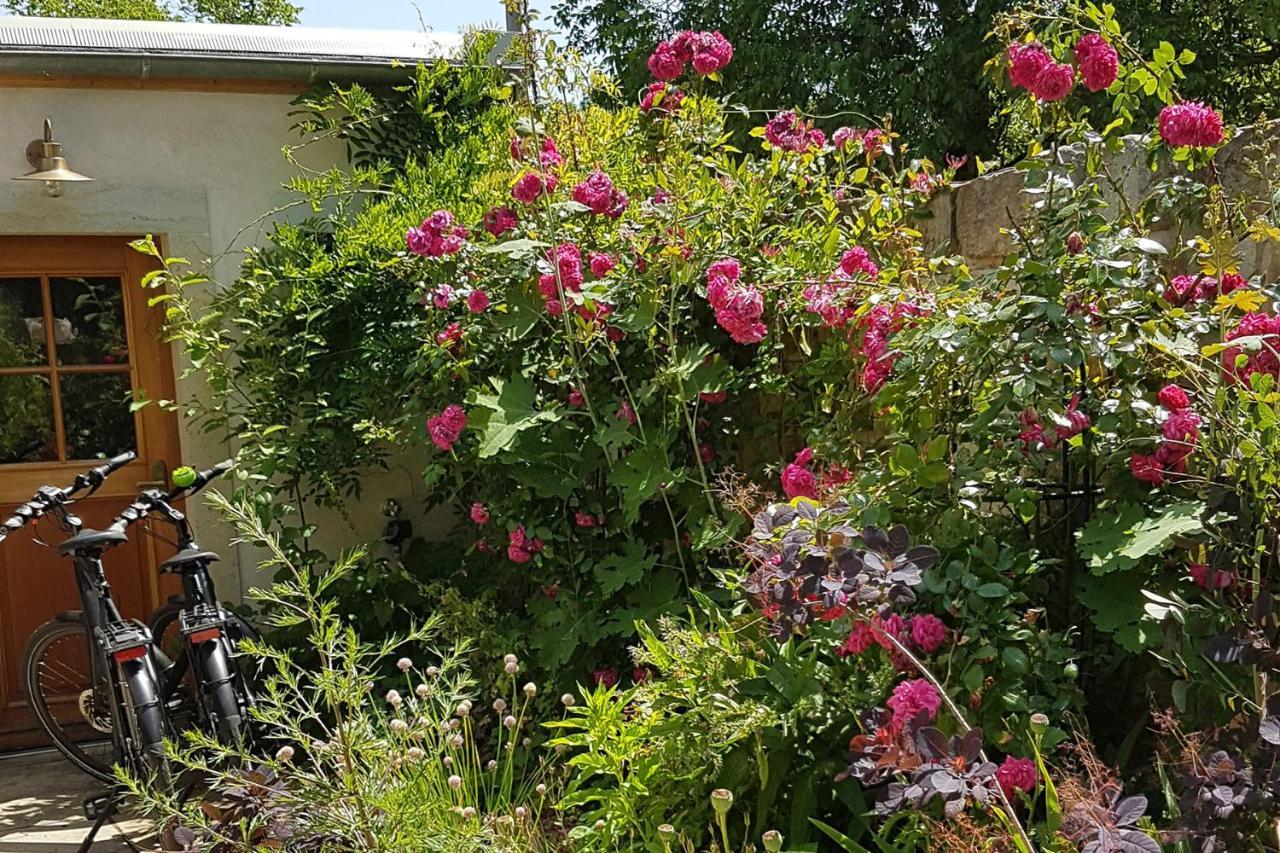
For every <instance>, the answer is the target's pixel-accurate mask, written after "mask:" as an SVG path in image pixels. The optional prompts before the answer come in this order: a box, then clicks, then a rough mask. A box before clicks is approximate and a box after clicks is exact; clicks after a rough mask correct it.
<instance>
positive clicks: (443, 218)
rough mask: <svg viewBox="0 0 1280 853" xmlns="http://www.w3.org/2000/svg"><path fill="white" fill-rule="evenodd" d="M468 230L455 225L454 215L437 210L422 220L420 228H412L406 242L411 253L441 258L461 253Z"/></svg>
mask: <svg viewBox="0 0 1280 853" xmlns="http://www.w3.org/2000/svg"><path fill="white" fill-rule="evenodd" d="M466 239H467V230H466V229H465V228H461V227H458V226H455V225H454V221H453V214H452V213H450V212H449V211H447V210H437V211H436V212H435V213H433V214H431V215H430V216H428V217H427V218H426V219H424V220H422V225H421V226H419V227H418V228H410V229H409V232H408V234H406V236H405V242H406V245H407V246H408V249H409V251H410V252H413V253H414V254H415V255H422V256H424V257H428V258H441V257H444V256H445V255H452V254H455V253H457V252H459V251H461V249H462V247H463V245H465V243H466Z"/></svg>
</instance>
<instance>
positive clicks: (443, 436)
mask: <svg viewBox="0 0 1280 853" xmlns="http://www.w3.org/2000/svg"><path fill="white" fill-rule="evenodd" d="M466 426H467V413H466V411H465V410H463V408H462V407H461V406H459V405H458V404H457V403H453V404H451V405H448V406H445V408H444V411H442V412H441V413H440V414H438V415H432V416H431V417H429V418H427V431H428V432H429V433H430V434H431V443H432V444H434V445H435V446H436V447H438V448H440V449H441V450H443V451H445V452H448V451H451V450H453V445H454V443H455V442H457V440H458V438H459V437H461V435H462V431H463V430H464V429H466Z"/></svg>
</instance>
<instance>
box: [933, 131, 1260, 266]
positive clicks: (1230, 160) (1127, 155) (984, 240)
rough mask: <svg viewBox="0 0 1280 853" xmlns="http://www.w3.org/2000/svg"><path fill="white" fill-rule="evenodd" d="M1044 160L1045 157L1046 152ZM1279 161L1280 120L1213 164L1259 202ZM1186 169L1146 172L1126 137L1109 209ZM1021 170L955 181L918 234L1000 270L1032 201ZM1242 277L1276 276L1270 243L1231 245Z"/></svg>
mask: <svg viewBox="0 0 1280 853" xmlns="http://www.w3.org/2000/svg"><path fill="white" fill-rule="evenodd" d="M1046 156H1048V155H1046ZM1057 156H1058V158H1059V161H1060V162H1062V163H1064V164H1071V163H1080V162H1081V161H1082V158H1083V156H1084V154H1083V150H1082V148H1081V147H1080V146H1069V147H1064V148H1062V149H1059V151H1058V152H1057ZM1269 156H1270V157H1280V121H1275V122H1269V123H1266V124H1259V125H1254V126H1252V127H1248V128H1245V129H1243V130H1242V131H1241V132H1240V133H1238V134H1237V135H1236V136H1235V137H1234V138H1233V139H1232V140H1231V141H1230V142H1228V143H1227V144H1226V145H1224V146H1223V147H1222V148H1221V149H1220V150H1219V151H1218V155H1217V158H1216V160H1215V165H1216V168H1217V171H1218V176H1219V179H1220V180H1221V182H1222V185H1223V187H1224V188H1225V190H1226V191H1227V193H1228V194H1229V195H1230V196H1232V197H1239V196H1240V195H1242V194H1245V195H1249V196H1253V197H1257V196H1259V195H1260V194H1262V193H1263V192H1264V191H1265V187H1264V182H1263V180H1262V179H1261V177H1260V176H1259V175H1258V174H1257V172H1258V170H1260V169H1269V170H1270V172H1271V174H1272V179H1273V180H1276V181H1280V174H1277V173H1276V169H1277V168H1280V163H1277V162H1270V163H1269V162H1268V157H1269ZM1183 168H1184V167H1183V166H1181V165H1179V164H1174V163H1169V162H1167V160H1166V163H1165V165H1163V166H1162V167H1161V168H1159V169H1157V170H1154V171H1153V170H1152V169H1151V167H1150V165H1149V162H1148V156H1147V148H1146V142H1145V140H1144V139H1142V138H1141V137H1137V136H1131V137H1125V139H1124V148H1123V150H1122V151H1121V152H1119V153H1118V154H1115V155H1113V156H1111V157H1109V158H1108V160H1107V171H1108V172H1109V173H1110V176H1111V181H1105V180H1104V181H1103V194H1104V196H1106V197H1107V198H1108V199H1109V200H1110V202H1111V203H1112V205H1116V204H1118V203H1119V194H1118V193H1117V192H1116V191H1115V189H1113V186H1112V184H1113V183H1114V187H1116V188H1119V189H1120V190H1121V191H1122V192H1123V195H1124V196H1125V198H1126V199H1127V200H1128V202H1129V203H1130V204H1131V205H1137V204H1139V203H1141V201H1142V200H1143V199H1144V198H1145V197H1146V196H1147V195H1148V194H1149V193H1150V192H1151V190H1152V188H1153V187H1154V186H1155V184H1156V183H1157V182H1159V181H1162V180H1165V179H1167V178H1169V177H1171V176H1172V175H1174V174H1177V173H1178V171H1179V170H1182V169H1183ZM1022 189H1023V173H1022V172H1020V171H1018V170H1017V169H1016V168H1008V169H1001V170H999V171H996V172H992V173H990V174H988V175H984V176H982V177H981V178H976V179H974V180H971V181H966V182H964V183H960V184H956V185H954V186H953V187H951V188H950V189H949V190H948V191H946V192H943V193H940V194H939V195H937V196H936V197H935V198H934V199H933V201H932V203H931V204H930V207H931V208H932V210H933V213H934V216H933V218H932V219H929V220H926V221H925V223H924V224H923V226H922V228H921V230H922V231H923V232H924V237H925V242H926V245H927V246H928V248H929V249H930V250H931V251H933V252H946V253H952V254H958V255H963V256H964V257H965V258H966V259H967V260H968V262H969V265H970V267H971V268H972V269H973V270H974V271H975V272H979V271H982V270H988V269H991V268H993V267H996V266H999V265H1000V263H1001V262H1002V260H1003V259H1004V257H1005V256H1006V255H1008V254H1009V252H1011V251H1012V249H1013V241H1012V239H1011V237H1010V233H1011V228H1010V225H1011V223H1013V222H1015V221H1021V220H1022V219H1024V218H1025V217H1026V216H1027V215H1028V212H1029V210H1030V205H1031V203H1032V202H1033V199H1034V197H1033V196H1031V195H1028V194H1026V193H1023V191H1022ZM1152 236H1153V237H1154V238H1155V239H1157V240H1160V241H1161V242H1163V243H1165V245H1166V246H1169V247H1171V248H1172V244H1173V242H1175V241H1176V240H1177V239H1178V236H1177V234H1176V233H1175V231H1174V229H1172V228H1169V229H1167V230H1163V231H1161V232H1159V233H1156V234H1153V235H1152ZM1237 254H1238V256H1239V257H1240V261H1241V272H1242V273H1243V274H1244V275H1246V276H1252V275H1257V274H1262V275H1263V276H1264V277H1265V278H1266V279H1267V280H1274V279H1275V278H1277V277H1280V256H1277V253H1276V250H1275V246H1274V245H1273V244H1271V243H1269V242H1267V243H1255V242H1253V241H1251V240H1248V239H1246V240H1243V241H1241V243H1240V244H1239V245H1238V246H1237Z"/></svg>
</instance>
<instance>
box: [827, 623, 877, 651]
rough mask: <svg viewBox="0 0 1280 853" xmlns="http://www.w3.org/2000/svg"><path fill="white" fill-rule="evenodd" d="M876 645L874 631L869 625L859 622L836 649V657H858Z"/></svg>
mask: <svg viewBox="0 0 1280 853" xmlns="http://www.w3.org/2000/svg"><path fill="white" fill-rule="evenodd" d="M875 644H876V631H875V629H874V628H873V627H871V624H870V623H868V622H865V621H859V622H857V623H856V624H855V625H854V626H853V630H852V631H850V632H849V636H848V637H846V638H845V641H844V642H843V643H841V644H840V645H839V646H838V647H837V648H836V655H837V656H839V657H842V658H845V657H851V656H854V655H860V654H862V653H864V652H865V651H866V650H867V649H869V648H871V647H872V646H874V645H875Z"/></svg>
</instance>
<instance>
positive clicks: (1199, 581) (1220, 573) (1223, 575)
mask: <svg viewBox="0 0 1280 853" xmlns="http://www.w3.org/2000/svg"><path fill="white" fill-rule="evenodd" d="M1191 580H1192V581H1193V582H1194V583H1195V585H1196V586H1198V587H1200V588H1201V589H1208V590H1217V589H1226V588H1227V587H1229V586H1231V584H1233V583H1234V582H1235V574H1234V573H1233V572H1228V571H1224V570H1223V569H1211V568H1209V567H1208V566H1207V565H1205V564H1204V563H1192V565H1191Z"/></svg>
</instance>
